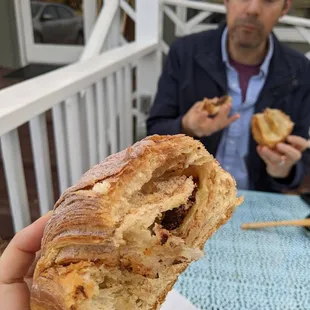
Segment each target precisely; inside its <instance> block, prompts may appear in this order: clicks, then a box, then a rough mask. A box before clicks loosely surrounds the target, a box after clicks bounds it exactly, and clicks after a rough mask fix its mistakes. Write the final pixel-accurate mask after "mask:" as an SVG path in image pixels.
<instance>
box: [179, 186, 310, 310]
mask: <svg viewBox="0 0 310 310" xmlns="http://www.w3.org/2000/svg"><path fill="white" fill-rule="evenodd" d="M241 194H243V195H244V196H245V202H244V204H243V205H242V206H240V207H239V208H238V209H237V210H236V212H235V214H234V215H233V218H232V219H231V220H230V221H229V222H228V223H227V224H226V225H225V226H223V227H222V228H221V229H220V230H219V231H218V232H217V233H216V234H215V235H214V236H213V238H211V239H210V240H209V241H208V242H207V244H206V247H205V252H206V256H205V258H203V259H201V260H200V261H199V262H196V263H193V264H192V265H191V266H190V267H189V269H188V270H187V271H186V272H185V273H184V274H183V275H182V276H181V277H180V279H179V281H178V282H177V284H176V286H175V289H176V290H178V291H179V292H180V293H181V294H182V295H184V296H186V297H187V298H188V299H189V300H190V301H191V302H192V303H193V304H195V306H196V307H197V308H199V309H207V310H245V309H246V310H269V309H270V310H309V309H310V251H309V249H310V237H308V236H307V235H306V234H305V233H304V230H303V228H299V227H298V228H297V227H278V228H268V229H264V230H251V231H250V230H246V231H245V230H241V229H240V225H241V224H242V223H245V222H256V221H274V220H289V219H302V218H304V217H306V216H307V215H308V214H309V213H310V208H309V207H308V206H307V205H306V204H304V203H303V202H302V201H301V199H300V198H299V197H297V196H284V195H274V194H265V193H256V192H241Z"/></svg>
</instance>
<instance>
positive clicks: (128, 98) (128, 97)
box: [124, 65, 133, 147]
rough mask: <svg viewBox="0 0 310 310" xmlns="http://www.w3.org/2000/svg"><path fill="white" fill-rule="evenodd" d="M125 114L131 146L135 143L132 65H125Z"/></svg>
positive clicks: (127, 142)
mask: <svg viewBox="0 0 310 310" xmlns="http://www.w3.org/2000/svg"><path fill="white" fill-rule="evenodd" d="M124 115H125V116H126V117H125V128H126V142H125V143H126V144H125V146H126V147H127V146H130V145H131V144H132V143H133V114H132V76H131V66H130V65H128V66H126V67H125V100H124Z"/></svg>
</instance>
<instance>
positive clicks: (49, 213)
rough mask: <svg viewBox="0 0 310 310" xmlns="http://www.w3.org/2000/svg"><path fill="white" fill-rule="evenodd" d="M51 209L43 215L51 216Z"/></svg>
mask: <svg viewBox="0 0 310 310" xmlns="http://www.w3.org/2000/svg"><path fill="white" fill-rule="evenodd" d="M53 212H54V211H53V210H51V211H48V212H47V213H45V214H44V215H43V216H44V217H45V216H51V215H52V214H53Z"/></svg>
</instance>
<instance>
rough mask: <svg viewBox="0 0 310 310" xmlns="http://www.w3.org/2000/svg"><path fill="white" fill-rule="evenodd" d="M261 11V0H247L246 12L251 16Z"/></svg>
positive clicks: (257, 14)
mask: <svg viewBox="0 0 310 310" xmlns="http://www.w3.org/2000/svg"><path fill="white" fill-rule="evenodd" d="M261 11H262V0H248V5H247V7H246V13H247V14H248V15H251V16H259V15H260V14H261Z"/></svg>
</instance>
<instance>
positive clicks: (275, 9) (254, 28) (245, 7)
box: [225, 0, 293, 48]
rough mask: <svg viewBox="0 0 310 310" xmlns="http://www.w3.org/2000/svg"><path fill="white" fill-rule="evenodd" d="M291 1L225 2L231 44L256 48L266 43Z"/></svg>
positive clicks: (250, 0) (227, 0) (233, 0)
mask: <svg viewBox="0 0 310 310" xmlns="http://www.w3.org/2000/svg"><path fill="white" fill-rule="evenodd" d="M292 1H293V0H225V5H226V8H227V25H228V29H229V36H230V39H231V40H232V43H233V44H237V45H239V46H240V47H243V48H256V47H258V46H260V45H261V44H262V43H264V42H265V41H266V39H267V38H268V36H269V34H270V32H271V31H272V29H273V27H274V25H275V24H276V23H277V22H278V19H279V18H280V17H282V16H283V15H285V14H286V13H287V12H288V10H289V9H290V7H291V4H292Z"/></svg>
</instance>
